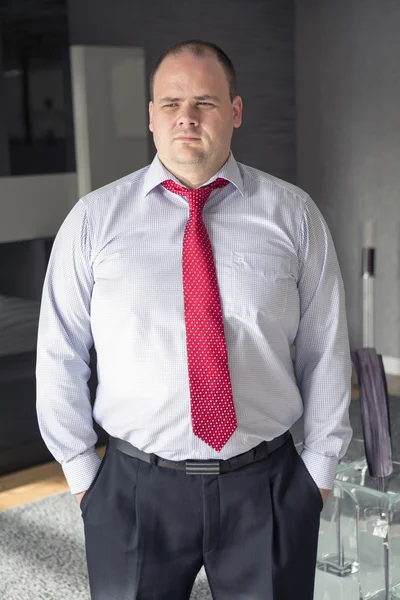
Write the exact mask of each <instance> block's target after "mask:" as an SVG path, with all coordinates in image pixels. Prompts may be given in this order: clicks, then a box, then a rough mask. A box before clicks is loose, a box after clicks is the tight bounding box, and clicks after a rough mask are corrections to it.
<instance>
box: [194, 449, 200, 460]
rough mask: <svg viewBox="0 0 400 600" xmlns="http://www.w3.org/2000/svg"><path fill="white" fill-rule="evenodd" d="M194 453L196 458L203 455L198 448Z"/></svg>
mask: <svg viewBox="0 0 400 600" xmlns="http://www.w3.org/2000/svg"><path fill="white" fill-rule="evenodd" d="M194 455H195V457H196V458H200V456H201V454H200V452H199V451H198V450H196V452H195V453H194Z"/></svg>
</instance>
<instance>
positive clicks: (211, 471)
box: [185, 460, 221, 475]
mask: <svg viewBox="0 0 400 600" xmlns="http://www.w3.org/2000/svg"><path fill="white" fill-rule="evenodd" d="M220 462H221V461H219V460H185V472H186V475H219V474H220V473H221V464H220Z"/></svg>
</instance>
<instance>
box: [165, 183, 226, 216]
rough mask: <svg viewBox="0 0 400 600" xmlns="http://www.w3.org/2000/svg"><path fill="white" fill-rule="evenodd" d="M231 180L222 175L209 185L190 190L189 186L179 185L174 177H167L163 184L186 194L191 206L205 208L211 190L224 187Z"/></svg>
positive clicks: (168, 188) (177, 192)
mask: <svg viewBox="0 0 400 600" xmlns="http://www.w3.org/2000/svg"><path fill="white" fill-rule="evenodd" d="M228 183H229V181H228V180H227V179H223V178H222V177H218V178H217V179H216V180H215V181H212V182H211V183H209V184H208V185H204V186H203V187H199V188H197V189H195V190H189V189H188V188H185V187H183V186H182V185H178V184H177V183H175V181H172V179H167V180H166V181H163V182H162V183H161V185H162V186H163V187H165V188H166V189H167V190H169V191H170V192H173V193H174V194H179V195H180V196H185V198H187V201H188V203H189V208H192V207H198V208H201V209H202V208H203V206H204V204H205V203H206V201H207V200H208V198H209V196H210V194H211V192H212V191H213V190H216V189H218V188H223V187H225V186H226V185H228Z"/></svg>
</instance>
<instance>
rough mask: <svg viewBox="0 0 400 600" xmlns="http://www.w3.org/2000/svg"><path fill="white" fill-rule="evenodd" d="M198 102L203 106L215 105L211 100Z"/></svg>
mask: <svg viewBox="0 0 400 600" xmlns="http://www.w3.org/2000/svg"><path fill="white" fill-rule="evenodd" d="M197 104H200V105H201V106H214V104H211V102H198V103H197Z"/></svg>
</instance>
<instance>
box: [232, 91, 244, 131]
mask: <svg viewBox="0 0 400 600" xmlns="http://www.w3.org/2000/svg"><path fill="white" fill-rule="evenodd" d="M232 110H233V126H234V127H235V128H237V127H240V126H241V124H242V113H243V102H242V99H241V97H240V96H235V98H234V99H233V102H232Z"/></svg>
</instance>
